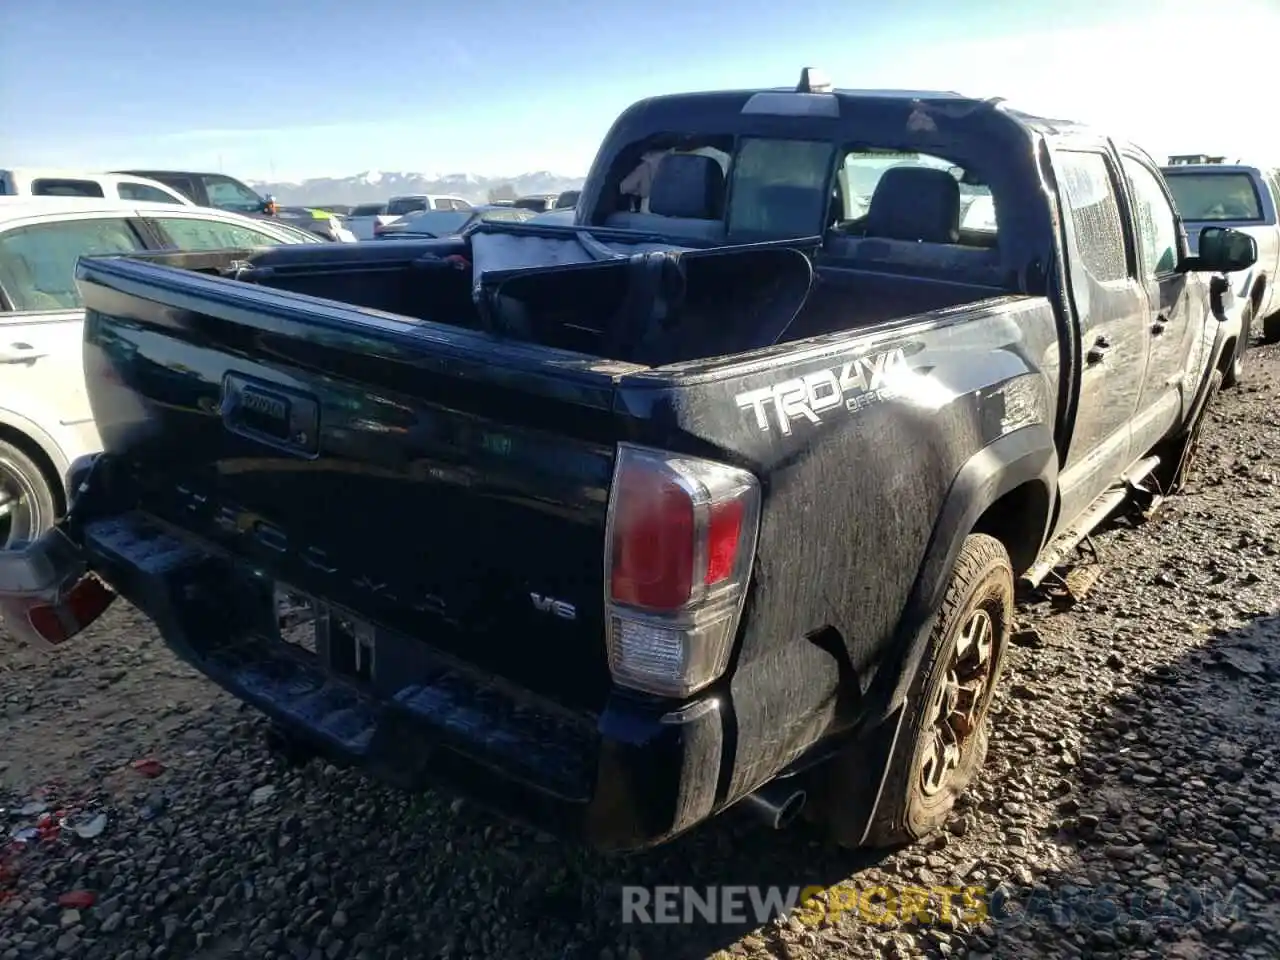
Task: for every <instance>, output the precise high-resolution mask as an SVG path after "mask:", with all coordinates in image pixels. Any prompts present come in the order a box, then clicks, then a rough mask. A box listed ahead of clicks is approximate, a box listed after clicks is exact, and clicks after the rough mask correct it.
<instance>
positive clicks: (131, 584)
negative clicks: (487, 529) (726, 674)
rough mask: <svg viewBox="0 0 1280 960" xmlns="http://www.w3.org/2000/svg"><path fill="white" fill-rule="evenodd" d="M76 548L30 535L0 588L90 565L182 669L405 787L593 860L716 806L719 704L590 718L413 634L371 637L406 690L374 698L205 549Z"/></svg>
mask: <svg viewBox="0 0 1280 960" xmlns="http://www.w3.org/2000/svg"><path fill="white" fill-rule="evenodd" d="M74 539H75V540H76V541H78V544H75V545H72V547H73V550H74V551H75V554H74V555H73V554H72V553H71V552H69V551H68V550H67V545H68V544H71V540H69V539H68V538H67V537H66V536H65V535H64V534H62V533H61V532H60V531H55V532H54V533H53V534H50V535H49V537H48V538H46V540H47V541H48V543H50V544H54V545H56V548H55V547H50V546H48V545H47V544H46V541H41V543H40V544H33V545H32V547H31V548H30V549H29V550H28V551H26V559H25V560H20V559H18V558H15V559H14V560H13V561H12V562H11V565H10V568H9V570H8V572H7V573H6V572H5V571H4V570H3V569H2V568H0V594H3V593H4V592H5V590H6V583H8V584H9V587H8V589H9V591H10V592H11V593H15V594H16V593H21V592H22V591H23V589H25V587H27V586H30V585H32V584H33V580H32V578H33V577H36V579H39V580H40V581H41V582H46V581H49V580H50V579H54V580H56V579H57V578H58V576H60V575H65V574H66V573H67V572H69V571H71V570H72V568H73V566H74V565H75V564H80V565H83V563H84V562H86V561H87V563H88V566H89V568H90V569H92V570H93V571H94V572H95V573H97V574H98V575H99V576H101V577H102V578H103V579H105V580H106V581H107V582H108V583H110V584H111V586H112V587H113V588H114V589H115V590H116V591H118V592H119V593H120V595H122V596H123V597H125V598H126V599H127V600H129V601H130V602H132V603H133V604H134V605H135V606H137V607H138V608H139V609H140V610H141V611H142V612H143V613H145V614H146V615H147V616H149V617H150V618H151V619H152V620H153V621H155V623H156V625H157V626H158V628H159V629H160V632H161V635H162V636H163V638H164V640H165V642H166V643H167V644H168V645H169V646H170V647H171V648H172V649H173V650H174V651H175V652H176V653H177V654H178V655H179V656H180V657H181V658H182V659H183V660H185V661H186V662H188V663H190V664H191V665H192V666H194V667H195V668H196V669H198V670H200V671H201V672H202V673H204V674H205V675H206V676H207V677H209V678H210V679H211V680H213V681H214V682H216V683H217V684H218V685H219V686H221V687H222V688H223V689H225V690H227V691H228V692H230V693H231V694H233V695H234V696H236V697H237V698H239V699H241V700H243V701H245V702H247V703H249V704H251V705H253V706H254V707H256V708H257V709H259V710H260V711H262V712H263V713H264V714H266V715H267V716H269V717H270V718H272V719H273V720H274V721H275V722H276V723H278V724H279V725H280V727H281V728H283V729H284V730H285V731H286V732H287V733H289V734H290V735H291V736H292V737H293V738H295V739H296V740H298V741H299V742H300V743H302V744H304V745H306V746H307V747H309V748H310V749H312V750H313V751H315V752H316V753H317V754H319V755H321V756H324V757H326V758H328V759H330V760H331V761H333V762H335V763H338V764H342V765H350V766H356V767H360V768H363V769H365V770H367V771H368V772H369V773H370V774H372V775H374V776H375V777H377V778H379V779H381V780H384V781H386V782H388V783H391V784H394V785H396V786H400V787H403V788H406V789H410V790H418V789H422V788H425V787H427V786H430V785H434V784H444V785H448V786H452V787H454V788H456V789H458V790H459V791H460V792H462V793H464V794H466V795H468V796H470V797H472V798H473V799H475V800H476V801H477V802H479V803H480V804H482V805H484V806H488V807H490V808H493V809H494V810H496V811H497V812H499V813H502V814H503V815H505V816H507V817H509V818H511V819H515V820H519V821H523V822H526V823H530V824H532V825H534V826H537V827H540V828H542V829H545V830H548V831H550V832H553V833H555V834H557V835H559V836H563V837H566V838H573V839H577V840H580V841H583V842H586V843H588V844H590V845H591V846H594V847H596V848H598V849H601V850H634V849H640V848H644V847H648V846H653V845H655V844H659V843H662V842H664V841H666V840H668V839H670V838H672V837H674V836H675V835H677V834H679V833H681V832H683V831H684V830H687V829H688V828H690V827H692V826H694V825H695V824H697V823H698V822H700V821H702V820H704V819H706V818H707V817H708V816H710V815H711V814H712V813H713V812H715V809H716V808H717V800H716V797H717V782H718V779H719V773H720V770H721V766H722V759H723V757H724V729H725V726H724V725H725V718H724V716H723V712H722V710H721V708H720V706H721V705H720V703H719V702H718V701H717V700H716V699H715V698H708V699H706V700H703V701H700V702H698V703H696V704H694V705H692V706H689V707H686V708H685V709H683V710H682V711H680V712H679V713H674V714H673V713H661V712H658V711H656V709H655V708H653V707H652V706H650V705H648V704H645V703H643V702H639V701H636V700H632V699H629V698H625V697H623V696H621V695H618V696H614V697H612V698H611V700H610V702H609V703H608V705H607V706H606V708H605V709H604V711H603V712H602V713H601V714H600V715H599V716H597V717H592V716H585V715H581V714H573V713H569V712H567V711H565V710H563V709H561V708H559V707H557V706H556V705H554V704H549V703H547V702H545V701H543V700H542V699H541V698H538V697H537V696H535V695H533V694H531V693H529V692H528V691H525V690H522V689H519V688H514V687H512V686H511V685H510V684H506V683H503V682H499V681H496V680H495V678H493V677H491V676H485V675H478V674H476V673H475V672H473V671H470V670H468V668H467V667H466V666H465V665H463V664H459V663H457V662H454V661H451V660H449V659H446V658H445V657H443V656H442V655H439V654H437V653H436V652H434V651H432V650H431V648H430V647H429V646H428V645H427V644H426V643H424V642H422V641H420V640H416V639H413V638H406V637H401V636H395V635H387V636H385V639H384V635H382V634H379V636H378V638H377V643H378V644H380V645H381V644H383V643H384V642H385V643H387V644H390V645H391V646H390V648H389V650H390V652H391V654H392V656H391V659H394V660H395V661H396V662H397V666H399V665H400V664H401V663H403V664H405V665H406V669H405V670H404V676H405V677H406V678H408V681H407V682H406V683H405V684H404V686H403V687H401V688H400V689H399V690H398V692H397V693H396V694H395V695H394V696H391V697H375V696H373V695H371V694H370V693H369V691H368V688H367V687H366V686H365V685H364V684H362V683H360V682H359V681H356V680H354V679H348V678H347V677H345V676H343V675H341V674H339V673H338V672H336V671H334V670H332V669H329V668H328V667H327V666H326V665H325V664H324V663H323V661H322V660H321V659H320V658H319V657H317V656H316V655H313V654H305V653H303V652H301V651H299V650H297V649H295V648H294V647H293V646H292V645H290V644H286V643H285V642H284V641H282V640H280V639H279V637H278V636H271V635H269V631H268V630H267V629H265V624H266V623H267V620H266V619H264V616H263V615H264V614H265V613H267V612H268V611H269V610H270V607H269V600H268V598H269V590H268V589H267V585H266V584H265V582H263V581H255V580H254V579H253V578H252V575H251V574H249V573H247V572H246V571H244V570H243V569H241V568H238V567H237V566H236V565H235V564H233V563H231V562H230V561H228V560H227V559H225V558H223V557H221V556H219V555H216V554H214V553H211V552H207V551H206V550H205V549H204V548H203V547H202V546H201V545H198V544H195V543H193V542H191V541H188V540H186V539H184V538H182V537H180V536H177V535H174V534H173V533H171V532H168V531H164V530H161V529H160V528H159V527H157V526H156V525H154V524H153V523H152V522H151V521H150V520H148V519H147V518H145V517H143V516H141V515H139V514H126V515H123V516H118V517H112V518H109V519H104V520H96V521H92V522H88V523H85V524H84V525H83V526H81V527H80V528H79V530H78V532H77V534H76V535H75V537H74ZM51 550H52V554H51ZM50 555H52V556H53V557H54V560H53V561H49V560H48V557H49V556H50ZM259 601H261V602H259ZM379 649H380V648H379ZM375 654H376V656H377V658H378V660H379V662H381V657H382V654H381V653H380V652H379V651H375ZM396 676H397V678H399V677H400V673H399V672H397V674H396ZM398 682H399V679H397V683H398Z"/></svg>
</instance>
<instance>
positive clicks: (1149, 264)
mask: <svg viewBox="0 0 1280 960" xmlns="http://www.w3.org/2000/svg"><path fill="white" fill-rule="evenodd" d="M1122 162H1123V164H1124V173H1125V180H1126V185H1127V187H1128V193H1129V221H1130V224H1129V225H1130V229H1131V231H1132V232H1133V236H1134V239H1135V241H1136V246H1137V255H1138V257H1137V267H1138V278H1139V280H1140V281H1141V283H1142V285H1143V287H1144V288H1145V289H1146V291H1147V297H1148V300H1149V302H1150V312H1149V314H1148V323H1147V335H1148V338H1149V340H1150V360H1149V362H1148V365H1147V374H1146V377H1145V378H1144V379H1143V384H1142V393H1141V397H1140V399H1139V401H1138V411H1137V416H1136V417H1135V418H1134V427H1133V445H1134V451H1133V453H1134V456H1135V457H1137V456H1140V455H1142V454H1144V453H1146V452H1147V451H1149V450H1150V449H1151V448H1152V447H1154V446H1155V445H1156V444H1157V443H1158V442H1159V441H1160V440H1161V439H1162V438H1163V437H1164V436H1165V435H1166V434H1168V433H1169V431H1170V430H1172V429H1173V428H1174V427H1176V426H1177V425H1178V424H1179V423H1181V422H1182V418H1183V415H1184V411H1185V410H1187V409H1189V408H1190V404H1191V402H1192V399H1193V398H1194V396H1195V392H1196V388H1197V387H1198V386H1199V384H1198V382H1197V381H1196V379H1195V371H1190V372H1189V371H1188V370H1187V359H1188V357H1189V356H1190V355H1191V354H1192V353H1193V352H1194V350H1195V346H1196V342H1197V341H1198V340H1199V338H1200V332H1201V330H1202V328H1203V325H1204V323H1206V322H1207V321H1208V320H1209V319H1210V318H1208V317H1207V316H1205V310H1204V309H1203V308H1202V307H1201V306H1200V305H1199V304H1197V311H1196V315H1195V316H1192V311H1191V300H1190V297H1189V296H1188V289H1189V288H1190V289H1196V290H1198V289H1199V287H1198V285H1197V284H1196V283H1195V282H1194V280H1193V279H1192V278H1191V277H1189V276H1188V275H1187V274H1185V273H1179V272H1178V221H1177V216H1176V214H1175V213H1174V209H1173V202H1172V200H1171V199H1170V198H1169V196H1168V195H1167V194H1166V191H1165V187H1164V185H1163V184H1162V183H1161V181H1160V178H1159V177H1158V176H1157V175H1156V173H1155V172H1154V171H1152V170H1151V169H1150V168H1149V167H1148V166H1147V165H1146V163H1144V162H1143V161H1142V160H1141V159H1140V158H1138V157H1136V156H1132V155H1130V156H1125V157H1123V158H1122Z"/></svg>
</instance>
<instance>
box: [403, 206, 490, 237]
mask: <svg viewBox="0 0 1280 960" xmlns="http://www.w3.org/2000/svg"><path fill="white" fill-rule="evenodd" d="M471 216H472V214H471V211H470V210H423V211H422V212H420V213H413V214H410V215H409V216H407V217H405V218H404V219H403V220H401V221H400V222H401V223H402V224H404V230H405V232H406V233H429V234H431V235H432V236H433V237H444V236H448V235H449V234H451V233H457V232H458V231H459V230H461V229H462V228H463V227H464V226H466V223H467V221H468V220H470V219H471Z"/></svg>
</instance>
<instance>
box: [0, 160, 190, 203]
mask: <svg viewBox="0 0 1280 960" xmlns="http://www.w3.org/2000/svg"><path fill="white" fill-rule="evenodd" d="M0 197H90V198H94V199H104V200H130V201H135V202H137V201H141V202H144V203H180V204H182V205H184V206H188V207H193V206H195V203H194V202H192V201H191V200H189V199H188V198H186V197H184V196H183V195H182V194H181V193H179V192H178V191H177V190H175V189H173V187H169V186H165V185H164V184H163V183H160V182H158V181H156V180H148V179H147V178H146V177H134V176H130V175H127V174H119V173H85V172H84V171H82V170H53V169H45V168H40V167H26V168H21V169H13V170H0Z"/></svg>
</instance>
